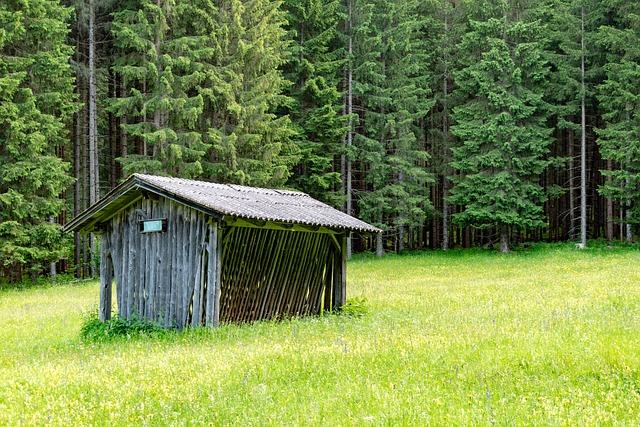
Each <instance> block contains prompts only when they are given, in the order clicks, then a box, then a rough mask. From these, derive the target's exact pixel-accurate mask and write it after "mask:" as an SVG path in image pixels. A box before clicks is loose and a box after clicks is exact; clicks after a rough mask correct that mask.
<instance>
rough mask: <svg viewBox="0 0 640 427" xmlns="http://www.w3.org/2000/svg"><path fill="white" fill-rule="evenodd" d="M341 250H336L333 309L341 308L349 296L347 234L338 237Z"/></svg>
mask: <svg viewBox="0 0 640 427" xmlns="http://www.w3.org/2000/svg"><path fill="white" fill-rule="evenodd" d="M338 241H339V242H340V251H334V264H333V265H334V270H333V301H332V309H333V310H334V311H337V310H340V308H341V307H342V306H343V305H344V303H345V301H346V298H347V236H346V235H344V234H342V235H340V237H339V238H338Z"/></svg>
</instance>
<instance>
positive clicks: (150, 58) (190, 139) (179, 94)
mask: <svg viewBox="0 0 640 427" xmlns="http://www.w3.org/2000/svg"><path fill="white" fill-rule="evenodd" d="M214 12H215V9H214V5H213V3H212V2H210V1H206V0H205V1H198V2H190V3H189V4H187V3H182V2H177V3H176V2H174V1H172V0H163V1H161V2H156V1H152V0H140V1H137V2H133V3H131V4H129V5H128V8H124V9H121V10H118V11H117V12H116V13H114V18H113V25H112V34H113V37H114V45H115V48H116V49H117V57H116V60H115V65H114V67H113V68H114V71H115V72H117V73H118V74H119V75H120V76H122V79H123V81H124V85H125V87H126V95H125V96H123V97H119V98H116V99H113V100H112V102H111V105H110V109H111V111H113V112H114V113H115V114H116V116H118V117H123V118H125V119H126V123H125V124H123V125H122V127H123V130H124V131H125V132H126V133H127V135H128V136H129V137H130V138H131V139H132V142H134V141H135V142H137V145H138V152H137V153H135V154H132V155H130V156H127V157H124V158H121V159H120V160H121V162H122V164H123V166H124V170H125V173H126V174H129V173H132V172H148V173H155V174H163V175H164V174H168V175H177V176H183V177H187V178H193V177H197V176H199V175H201V174H202V172H203V167H202V161H203V158H204V156H205V155H206V153H207V150H208V148H209V145H208V144H206V143H205V142H204V141H203V133H202V131H201V127H200V126H199V125H200V122H201V116H202V114H203V111H204V110H203V109H204V99H203V95H202V94H201V93H200V85H201V84H202V83H203V82H204V81H205V79H206V74H207V70H208V68H210V65H209V64H210V62H212V61H213V60H214V55H215V50H214V49H213V48H212V47H210V45H211V43H210V37H209V31H211V28H208V27H207V26H206V25H205V24H207V23H210V22H212V20H214V19H215V13H214ZM204 14H210V15H211V16H210V17H209V18H207V19H205V22H201V19H196V20H195V22H194V18H202V15H204ZM206 21H208V22H206Z"/></svg>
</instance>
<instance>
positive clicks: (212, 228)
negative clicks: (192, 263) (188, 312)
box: [205, 222, 222, 326]
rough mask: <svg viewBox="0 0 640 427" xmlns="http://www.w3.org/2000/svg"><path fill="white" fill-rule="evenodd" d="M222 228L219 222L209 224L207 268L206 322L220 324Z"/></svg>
mask: <svg viewBox="0 0 640 427" xmlns="http://www.w3.org/2000/svg"><path fill="white" fill-rule="evenodd" d="M221 238H222V233H221V230H220V229H219V226H218V224H217V223H215V222H214V223H212V224H210V225H209V247H208V252H209V262H208V266H207V267H208V268H207V296H206V299H207V301H206V309H205V324H206V325H207V326H218V325H219V323H220V286H221V285H220V275H221V263H222V242H221V241H220V240H221Z"/></svg>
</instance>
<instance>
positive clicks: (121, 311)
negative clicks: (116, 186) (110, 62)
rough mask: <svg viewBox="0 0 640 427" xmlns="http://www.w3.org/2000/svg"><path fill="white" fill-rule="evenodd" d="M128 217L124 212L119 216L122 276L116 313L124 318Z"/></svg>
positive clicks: (125, 313)
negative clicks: (120, 223) (120, 224)
mask: <svg viewBox="0 0 640 427" xmlns="http://www.w3.org/2000/svg"><path fill="white" fill-rule="evenodd" d="M128 218H129V217H128V215H127V214H126V212H123V213H122V215H121V216H120V219H121V221H122V226H121V230H122V234H121V236H120V239H121V242H122V246H121V249H122V264H120V270H121V272H122V273H121V275H122V283H120V287H121V291H120V301H119V302H118V303H119V304H120V305H119V306H118V313H119V314H120V316H121V317H126V315H127V283H128V279H127V268H128V267H129V234H128V233H127V222H128Z"/></svg>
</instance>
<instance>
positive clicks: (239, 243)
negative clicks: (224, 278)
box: [223, 229, 247, 321]
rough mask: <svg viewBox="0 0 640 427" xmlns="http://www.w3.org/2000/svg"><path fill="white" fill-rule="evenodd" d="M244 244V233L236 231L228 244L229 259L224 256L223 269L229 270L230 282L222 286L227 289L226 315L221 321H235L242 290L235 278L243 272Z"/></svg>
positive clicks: (245, 236) (245, 234) (245, 237)
mask: <svg viewBox="0 0 640 427" xmlns="http://www.w3.org/2000/svg"><path fill="white" fill-rule="evenodd" d="M246 242H247V233H246V231H245V230H240V229H237V230H236V233H235V235H234V237H233V241H232V242H229V246H228V251H229V254H230V256H229V258H227V255H225V260H226V262H225V264H224V267H226V268H230V269H231V271H230V278H229V279H230V280H229V281H228V282H226V283H225V284H224V285H223V286H225V285H226V287H227V289H228V292H226V294H227V297H226V298H225V302H224V304H225V307H226V309H227V311H226V315H225V316H223V321H235V320H237V317H236V315H237V314H238V311H237V306H238V302H239V301H240V298H241V296H242V294H243V291H244V290H243V289H242V287H241V285H240V284H239V283H238V280H237V279H236V278H237V277H238V276H239V275H241V272H242V271H243V267H244V262H245V257H243V256H242V255H241V254H242V253H245V246H246ZM223 293H224V292H223Z"/></svg>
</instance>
